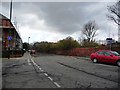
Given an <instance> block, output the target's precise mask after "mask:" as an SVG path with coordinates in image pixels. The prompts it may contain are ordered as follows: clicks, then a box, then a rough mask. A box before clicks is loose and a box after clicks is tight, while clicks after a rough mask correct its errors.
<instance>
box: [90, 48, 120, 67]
mask: <svg viewBox="0 0 120 90" xmlns="http://www.w3.org/2000/svg"><path fill="white" fill-rule="evenodd" d="M90 59H91V60H92V61H93V62H94V63H97V62H104V63H111V64H117V65H118V66H120V54H119V53H117V52H116V51H111V50H99V51H97V52H95V53H92V54H91V56H90Z"/></svg>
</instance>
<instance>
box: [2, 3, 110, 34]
mask: <svg viewBox="0 0 120 90" xmlns="http://www.w3.org/2000/svg"><path fill="white" fill-rule="evenodd" d="M104 3H105V2H103V3H97V2H71V3H70V2H58V3H57V2H56V3H55V2H53V3H52V2H50V3H49V2H47V3H43V2H34V3H32V2H14V3H13V5H14V6H13V7H14V9H13V10H14V12H13V14H14V15H16V17H17V18H18V21H19V22H20V23H22V25H29V26H30V27H31V28H33V27H32V26H37V21H35V20H32V21H30V20H27V17H26V18H22V16H24V15H25V14H29V13H30V14H35V15H36V16H37V17H38V20H41V19H43V20H44V21H45V24H46V25H47V26H49V27H53V28H54V30H53V31H58V32H60V33H65V34H72V33H74V32H77V31H80V30H81V29H82V27H83V25H84V24H85V23H87V22H88V21H89V20H95V21H96V23H97V24H98V25H102V26H100V28H102V29H103V30H104V29H105V28H106V27H108V25H107V23H106V25H103V24H102V23H103V22H107V18H106V16H105V15H106V12H107V11H106V9H105V8H107V7H106V6H105V5H107V4H105V5H104ZM108 5H109V4H108ZM8 6H9V5H8V3H7V4H5V3H4V4H3V7H8ZM38 26H39V25H38ZM33 29H34V28H33ZM38 30H39V29H38Z"/></svg>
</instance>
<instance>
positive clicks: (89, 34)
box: [82, 21, 98, 42]
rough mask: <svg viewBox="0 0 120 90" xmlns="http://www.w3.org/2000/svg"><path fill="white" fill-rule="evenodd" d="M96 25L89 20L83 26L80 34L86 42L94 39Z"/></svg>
mask: <svg viewBox="0 0 120 90" xmlns="http://www.w3.org/2000/svg"><path fill="white" fill-rule="evenodd" d="M97 30H98V26H97V24H96V23H95V21H89V22H88V23H86V24H85V25H84V26H83V30H82V34H83V36H84V37H85V38H86V40H87V41H88V42H91V41H93V40H94V37H96V35H97V33H96V32H97Z"/></svg>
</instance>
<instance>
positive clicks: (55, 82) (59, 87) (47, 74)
mask: <svg viewBox="0 0 120 90" xmlns="http://www.w3.org/2000/svg"><path fill="white" fill-rule="evenodd" d="M31 61H32V62H33V64H34V65H35V66H37V67H38V69H40V70H41V71H42V72H43V71H44V70H42V68H40V67H39V66H38V65H37V64H36V63H35V62H34V61H33V60H32V58H31ZM44 75H45V76H47V77H48V74H47V73H44ZM48 78H49V79H50V80H51V81H52V82H53V79H52V78H51V77H48ZM53 83H54V84H55V85H56V86H57V87H59V88H60V87H61V86H60V85H59V84H58V83H57V82H53Z"/></svg>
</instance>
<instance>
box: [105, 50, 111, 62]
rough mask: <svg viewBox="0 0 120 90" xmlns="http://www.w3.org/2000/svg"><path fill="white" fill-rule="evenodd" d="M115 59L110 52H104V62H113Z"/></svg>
mask: <svg viewBox="0 0 120 90" xmlns="http://www.w3.org/2000/svg"><path fill="white" fill-rule="evenodd" d="M112 60H113V57H112V56H111V53H110V52H104V62H105V63H111V61H112Z"/></svg>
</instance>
